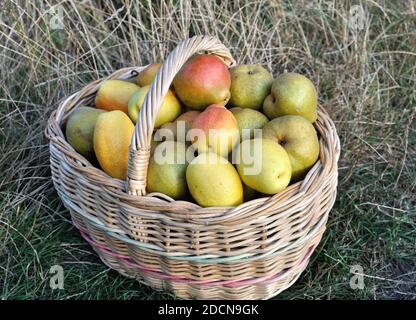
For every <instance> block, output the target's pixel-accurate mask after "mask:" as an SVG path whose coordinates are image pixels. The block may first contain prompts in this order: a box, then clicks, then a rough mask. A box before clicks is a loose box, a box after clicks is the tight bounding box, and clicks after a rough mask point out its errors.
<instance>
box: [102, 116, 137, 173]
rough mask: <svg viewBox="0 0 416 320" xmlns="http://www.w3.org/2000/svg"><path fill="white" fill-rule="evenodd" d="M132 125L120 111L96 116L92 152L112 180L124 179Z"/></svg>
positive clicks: (132, 129)
mask: <svg viewBox="0 0 416 320" xmlns="http://www.w3.org/2000/svg"><path fill="white" fill-rule="evenodd" d="M133 131H134V124H133V123H132V122H131V120H130V118H129V117H128V116H127V115H126V114H125V113H124V112H122V111H118V110H115V111H110V112H106V113H103V114H101V115H99V116H98V119H97V123H96V124H95V129H94V151H95V155H96V157H97V160H98V163H99V164H100V166H101V168H103V170H104V171H105V172H106V173H107V174H108V175H110V176H111V177H113V178H117V179H122V180H125V179H126V173H127V163H128V154H129V145H130V141H131V136H132V134H133Z"/></svg>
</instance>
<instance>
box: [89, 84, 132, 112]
mask: <svg viewBox="0 0 416 320" xmlns="http://www.w3.org/2000/svg"><path fill="white" fill-rule="evenodd" d="M139 89H140V87H139V86H138V85H136V84H134V83H130V82H128V81H123V80H106V81H104V82H103V83H102V84H101V86H100V88H99V89H98V92H97V95H96V96H95V106H96V107H97V108H98V109H104V110H107V111H112V110H121V111H123V112H125V113H127V109H128V104H129V100H130V98H131V96H132V95H133V93H134V92H136V91H137V90H139Z"/></svg>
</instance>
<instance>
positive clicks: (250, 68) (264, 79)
mask: <svg viewBox="0 0 416 320" xmlns="http://www.w3.org/2000/svg"><path fill="white" fill-rule="evenodd" d="M230 73H231V89H230V92H231V98H230V105H231V106H233V107H240V108H251V109H256V110H259V109H261V107H262V105H263V101H264V99H265V98H266V97H267V95H268V94H269V93H270V87H271V86H272V81H273V77H272V75H271V74H270V72H269V71H267V70H266V69H265V68H264V67H262V66H261V65H258V64H242V65H239V66H236V67H233V68H231V69H230Z"/></svg>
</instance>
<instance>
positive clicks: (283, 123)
mask: <svg viewBox="0 0 416 320" xmlns="http://www.w3.org/2000/svg"><path fill="white" fill-rule="evenodd" d="M263 137H264V138H269V139H273V140H274V141H275V142H277V143H279V144H280V145H282V147H283V148H285V150H286V152H287V153H288V155H289V159H290V162H291V164H292V181H298V180H300V179H302V178H303V177H304V175H305V174H306V173H307V171H308V170H309V169H310V168H311V167H312V166H313V165H314V164H315V162H316V160H318V157H319V141H318V136H317V133H316V130H315V128H314V126H313V125H312V124H311V123H310V122H309V121H308V120H306V119H305V118H303V117H301V116H284V117H279V118H276V119H273V120H272V121H270V122H269V123H268V124H266V125H265V126H264V127H263Z"/></svg>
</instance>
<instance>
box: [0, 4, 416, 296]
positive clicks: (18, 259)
mask: <svg viewBox="0 0 416 320" xmlns="http://www.w3.org/2000/svg"><path fill="white" fill-rule="evenodd" d="M54 3H55V2H53V1H35V0H34V1H32V2H26V1H18V0H12V1H5V2H1V6H3V7H2V8H1V11H0V15H1V16H0V17H1V21H0V81H1V83H0V102H1V108H0V124H1V125H0V172H1V175H0V296H1V297H2V298H4V299H15V298H17V299H30V298H59V299H68V298H83V299H97V298H116V299H128V298H139V299H149V298H172V297H171V295H170V294H169V293H154V292H153V291H152V290H150V289H148V288H146V287H144V286H142V285H140V284H138V283H136V282H135V281H133V280H128V279H125V278H123V277H122V276H120V275H118V274H117V273H116V272H114V271H110V270H108V269H107V268H106V267H105V266H104V265H103V264H101V263H100V261H99V259H98V258H97V256H96V255H95V254H93V253H92V252H91V250H90V247H89V246H88V245H87V244H86V243H85V242H84V241H83V240H82V239H81V238H80V237H79V236H78V234H77V232H76V231H75V230H74V229H73V228H72V227H71V225H70V224H69V223H68V213H67V211H66V210H65V209H64V208H63V206H62V204H61V202H60V201H59V199H58V198H57V195H56V193H55V192H54V190H53V187H52V183H51V180H50V172H49V168H48V146H47V141H46V139H45V138H44V136H43V129H44V127H45V124H46V119H47V117H48V115H49V114H50V112H51V110H53V109H54V108H55V107H56V105H57V103H58V101H59V100H60V99H62V98H63V97H65V96H67V95H68V94H69V93H71V92H73V91H75V90H77V89H79V88H81V87H82V86H83V85H85V84H86V83H88V82H89V81H91V80H93V79H96V78H97V77H100V76H103V75H106V74H108V73H110V72H111V71H112V70H114V69H117V68H120V67H122V66H134V65H143V64H146V63H149V62H151V61H153V60H155V59H160V58H163V57H166V55H167V53H168V52H169V51H170V50H171V49H172V48H174V46H175V44H176V43H178V42H179V41H180V40H182V39H184V38H186V37H189V36H192V35H194V34H211V35H214V36H217V37H218V38H220V39H221V40H222V41H223V42H224V43H225V44H226V45H227V46H228V47H229V48H231V51H232V53H233V54H234V56H235V57H236V59H237V61H238V62H239V63H248V62H252V63H261V64H263V65H265V66H266V67H268V68H269V69H270V70H271V71H272V72H273V74H274V75H277V74H279V73H281V72H283V71H284V70H289V71H298V72H302V73H304V74H307V75H308V76H309V77H311V78H312V79H313V81H314V82H315V83H316V84H317V86H318V88H319V93H320V100H321V102H322V103H323V104H324V105H325V106H326V108H327V109H328V110H329V112H330V113H331V115H332V116H333V118H334V119H335V120H336V125H337V127H338V130H339V134H340V137H341V142H342V151H343V152H342V156H341V160H340V180H339V182H340V183H339V196H338V199H337V202H336V204H335V207H334V209H333V211H332V213H331V216H330V221H329V225H328V230H327V232H326V234H325V237H324V239H323V241H322V244H321V245H320V246H319V248H318V250H317V252H316V253H315V254H314V255H313V259H312V262H311V264H310V267H309V268H308V269H307V271H306V272H305V273H304V275H303V276H302V277H301V278H300V279H299V281H298V282H297V283H296V284H295V285H294V286H293V287H292V288H290V289H289V290H287V291H286V292H284V293H283V294H282V295H280V296H279V298H288V299H292V298H314V299H330V298H345V299H346V298H348V299H397V298H399V299H415V298H416V273H415V270H416V265H415V261H416V253H415V250H414V248H415V246H416V236H415V235H416V209H415V208H416V197H415V193H416V160H415V159H416V157H415V155H416V128H415V113H416V108H415V105H416V94H415V92H416V91H415V87H416V82H415V80H416V32H415V30H416V11H415V10H416V6H415V4H414V2H413V1H412V0H401V1H370V0H369V1H342V2H341V1H326V0H320V1H318V0H316V1H306V0H305V1H284V2H280V1H265V0H258V1H248V0H247V1H246V0H244V1H243V0H235V1H186V0H183V1H182V0H176V1H174V0H172V1H168V0H166V1H157V3H156V2H151V1H132V0H129V1H128V0H125V1H108V0H101V1H98V0H97V1H92V0H87V1H63V2H62V5H61V8H63V10H64V12H63V25H62V29H59V30H52V28H51V24H50V22H51V21H50V18H51V15H49V14H48V12H47V10H48V8H50V7H51V6H52V5H53V4H54ZM354 4H359V5H361V6H362V7H363V8H365V11H366V13H367V14H366V16H365V17H364V20H363V24H362V28H359V29H351V28H350V27H349V26H348V21H349V17H350V14H349V12H350V8H351V6H352V5H354ZM52 22H53V21H52ZM53 264H60V265H62V266H63V267H64V271H65V289H64V290H51V289H50V287H49V278H50V275H49V273H48V271H49V268H50V266H51V265H53ZM354 264H359V265H361V266H362V267H363V269H364V273H365V279H364V282H365V287H364V289H363V290H352V289H351V288H350V286H349V280H350V278H351V273H350V267H351V266H352V265H354Z"/></svg>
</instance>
